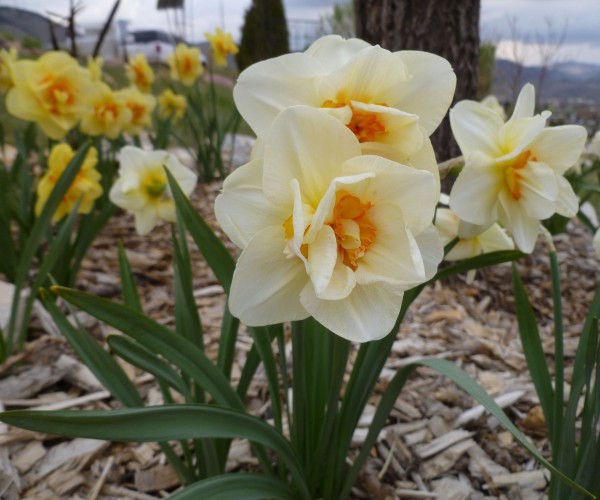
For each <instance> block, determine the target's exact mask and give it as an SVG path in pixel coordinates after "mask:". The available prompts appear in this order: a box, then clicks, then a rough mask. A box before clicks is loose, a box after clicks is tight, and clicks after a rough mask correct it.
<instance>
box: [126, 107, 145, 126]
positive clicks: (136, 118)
mask: <svg viewBox="0 0 600 500" xmlns="http://www.w3.org/2000/svg"><path fill="white" fill-rule="evenodd" d="M127 107H128V108H129V109H130V110H131V114H132V117H131V122H132V123H135V124H139V123H141V122H142V119H143V118H144V116H145V114H146V106H144V105H143V104H139V103H137V102H128V103H127Z"/></svg>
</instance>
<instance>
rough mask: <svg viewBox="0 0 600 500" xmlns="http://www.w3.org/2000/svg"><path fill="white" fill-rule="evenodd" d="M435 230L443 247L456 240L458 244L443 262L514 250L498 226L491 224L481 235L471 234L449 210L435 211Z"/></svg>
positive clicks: (439, 209)
mask: <svg viewBox="0 0 600 500" xmlns="http://www.w3.org/2000/svg"><path fill="white" fill-rule="evenodd" d="M435 228H436V229H437V230H438V233H439V235H440V238H441V240H442V244H443V245H447V244H448V243H450V242H451V241H454V239H455V238H458V242H457V243H456V244H455V245H454V246H453V247H452V249H451V250H450V251H449V252H448V253H447V254H446V256H445V257H444V259H445V260H449V261H452V260H462V259H469V258H471V257H476V256H477V255H481V254H483V253H489V252H496V251H498V250H512V249H513V248H515V244H514V242H513V240H512V239H511V238H510V237H509V236H508V235H507V234H506V232H505V231H504V229H502V227H500V225H499V224H492V225H491V226H490V227H489V228H487V229H486V230H485V231H483V232H482V233H479V234H473V233H472V232H470V231H469V230H468V229H469V227H468V225H465V224H464V223H463V222H462V221H461V220H460V219H459V217H458V216H457V215H456V214H455V213H454V212H453V211H452V210H450V209H449V208H438V209H437V211H436V213H435Z"/></svg>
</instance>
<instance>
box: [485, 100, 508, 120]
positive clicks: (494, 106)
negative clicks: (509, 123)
mask: <svg viewBox="0 0 600 500" xmlns="http://www.w3.org/2000/svg"><path fill="white" fill-rule="evenodd" d="M481 104H483V105H484V106H487V107H488V108H490V109H491V110H492V111H495V112H496V113H497V114H498V116H499V117H500V118H502V121H504V120H506V111H504V108H503V107H502V104H500V101H498V98H497V97H496V96H495V95H491V94H490V95H488V96H485V97H484V98H483V99H481Z"/></svg>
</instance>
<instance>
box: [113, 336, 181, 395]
mask: <svg viewBox="0 0 600 500" xmlns="http://www.w3.org/2000/svg"><path fill="white" fill-rule="evenodd" d="M106 341H107V342H108V345H109V346H110V348H111V349H112V350H113V351H114V352H115V354H117V355H118V356H120V357H121V358H123V359H124V360H125V361H127V362H128V363H131V364H132V365H134V366H137V367H138V368H141V369H142V370H144V371H146V372H148V373H150V374H152V375H154V376H155V377H156V379H157V380H160V381H162V382H163V383H165V384H167V385H168V386H169V387H172V388H173V389H175V390H176V391H178V392H179V393H180V394H182V395H183V396H184V397H185V398H186V401H187V402H190V403H191V402H192V401H193V400H192V395H191V394H190V391H189V390H188V388H187V386H186V385H185V384H184V383H183V380H182V379H181V377H180V376H179V375H178V374H177V372H176V371H175V370H174V369H173V368H171V367H170V366H169V365H168V364H167V363H165V362H164V361H163V360H161V359H160V358H159V357H158V356H157V355H156V354H154V353H153V352H151V351H149V350H148V349H146V348H145V347H143V346H141V345H140V344H138V343H137V342H134V341H133V340H130V339H128V338H127V337H124V336H122V335H110V336H108V337H107V339H106Z"/></svg>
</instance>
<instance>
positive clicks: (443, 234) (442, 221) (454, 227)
mask: <svg viewBox="0 0 600 500" xmlns="http://www.w3.org/2000/svg"><path fill="white" fill-rule="evenodd" d="M459 220H460V219H459V218H458V216H457V215H456V214H455V213H454V212H453V211H452V210H450V209H449V208H438V209H437V210H436V211H435V228H436V230H437V232H438V234H439V237H440V238H441V240H442V244H444V245H447V244H448V243H450V242H451V241H452V240H454V238H456V237H457V236H458V222H459Z"/></svg>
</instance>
